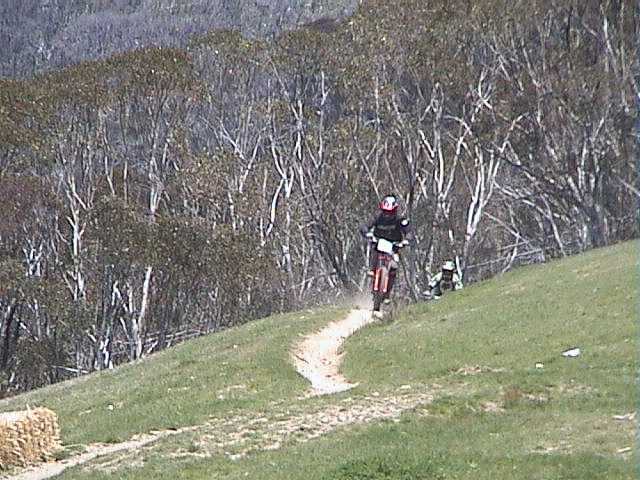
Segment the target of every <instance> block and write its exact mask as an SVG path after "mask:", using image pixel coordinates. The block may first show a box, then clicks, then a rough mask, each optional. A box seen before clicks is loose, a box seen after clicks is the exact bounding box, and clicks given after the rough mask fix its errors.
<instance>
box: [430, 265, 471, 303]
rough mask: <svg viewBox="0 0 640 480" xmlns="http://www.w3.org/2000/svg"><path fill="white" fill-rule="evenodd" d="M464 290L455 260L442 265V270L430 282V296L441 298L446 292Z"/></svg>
mask: <svg viewBox="0 0 640 480" xmlns="http://www.w3.org/2000/svg"><path fill="white" fill-rule="evenodd" d="M462 288H463V285H462V279H461V278H460V275H458V272H457V271H456V265H455V263H454V262H453V260H447V261H446V262H444V263H443V264H442V269H441V271H440V272H438V273H437V274H436V275H435V276H434V277H433V278H432V279H431V281H430V282H429V290H428V291H427V292H426V293H427V295H428V296H430V297H433V298H440V297H441V296H442V294H443V293H444V291H445V290H460V289H462Z"/></svg>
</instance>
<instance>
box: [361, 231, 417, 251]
mask: <svg viewBox="0 0 640 480" xmlns="http://www.w3.org/2000/svg"><path fill="white" fill-rule="evenodd" d="M366 237H367V238H368V239H369V241H370V242H371V243H378V238H377V237H374V236H373V234H372V233H371V234H369V233H367V235H366ZM391 243H393V246H394V247H398V248H404V247H406V246H407V245H409V240H401V241H399V242H391Z"/></svg>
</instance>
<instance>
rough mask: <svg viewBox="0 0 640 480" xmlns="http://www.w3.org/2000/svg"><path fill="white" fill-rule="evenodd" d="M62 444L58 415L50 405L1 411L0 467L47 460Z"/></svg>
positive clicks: (24, 464)
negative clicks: (49, 407)
mask: <svg viewBox="0 0 640 480" xmlns="http://www.w3.org/2000/svg"><path fill="white" fill-rule="evenodd" d="M59 448H60V427H59V426H58V416H57V415H56V414H55V412H53V411H51V410H49V409H48V408H36V409H34V410H25V411H21V412H8V413H2V414H0V468H2V469H6V468H8V467H12V466H21V467H24V466H27V465H30V464H33V463H36V462H40V461H46V460H49V459H50V458H51V455H52V454H53V453H54V452H55V451H56V450H57V449H59Z"/></svg>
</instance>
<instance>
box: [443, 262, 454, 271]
mask: <svg viewBox="0 0 640 480" xmlns="http://www.w3.org/2000/svg"><path fill="white" fill-rule="evenodd" d="M442 269H443V270H455V269H456V265H455V264H454V263H453V260H447V261H446V262H444V263H443V264H442Z"/></svg>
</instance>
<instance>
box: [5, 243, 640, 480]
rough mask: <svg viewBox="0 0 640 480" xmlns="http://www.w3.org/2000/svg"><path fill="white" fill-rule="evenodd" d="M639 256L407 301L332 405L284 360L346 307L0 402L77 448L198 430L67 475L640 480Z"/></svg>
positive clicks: (359, 346)
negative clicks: (638, 454)
mask: <svg viewBox="0 0 640 480" xmlns="http://www.w3.org/2000/svg"><path fill="white" fill-rule="evenodd" d="M636 262H637V243H626V244H622V245H619V246H616V247H612V248H607V249H600V250H594V251H591V252H589V253H587V254H585V255H581V256H576V257H572V258H569V259H566V260H564V261H557V262H553V263H550V264H547V265H540V266H534V267H528V268H522V269H519V270H517V271H514V272H511V273H509V274H507V275H504V276H502V277H499V278H496V279H493V280H490V281H487V282H484V283H482V284H478V285H474V286H472V287H469V288H468V289H466V290H463V291H461V292H457V293H455V294H451V295H447V296H445V297H444V298H443V299H442V300H441V301H439V302H438V303H426V304H418V305H415V306H412V307H410V308H408V309H406V310H403V311H402V312H399V313H397V314H396V315H395V316H394V318H393V321H391V322H384V323H379V324H377V325H374V326H371V327H368V328H367V329H365V330H363V331H362V332H360V333H358V334H357V335H356V336H354V337H353V338H351V339H350V340H348V341H347V343H346V346H345V351H346V353H347V354H346V355H345V362H346V363H345V368H344V374H345V376H346V378H347V379H348V380H349V381H352V382H359V383H360V385H359V386H358V387H356V388H354V389H352V390H350V391H348V392H344V393H340V394H337V395H333V396H325V397H314V398H304V396H303V394H304V392H305V390H306V388H307V385H306V382H305V381H303V379H301V378H300V377H299V376H298V375H297V374H296V373H295V370H294V368H293V365H292V364H291V362H290V360H289V358H288V352H289V350H290V348H291V347H292V345H294V344H296V343H298V342H299V341H300V338H301V335H303V334H306V333H309V332H311V331H315V330H318V329H319V328H320V327H321V326H323V325H325V324H326V323H328V321H329V320H330V319H333V318H336V317H341V316H344V315H345V313H346V311H345V310H330V311H317V312H301V313H297V314H292V315H287V316H283V317H277V318H270V319H266V320H263V321H257V322H254V323H252V324H249V325H246V326H243V327H240V328H237V329H233V330H230V331H227V332H224V333H221V334H216V335H211V336H209V337H206V338H201V339H198V340H196V341H192V342H188V343H187V344H184V345H180V346H178V347H176V348H173V349H171V350H168V351H165V352H162V353H160V354H158V355H156V356H154V357H152V358H149V359H148V360H145V361H143V362H139V363H137V364H133V365H127V366H125V367H122V368H119V369H117V370H115V371H108V372H102V373H100V374H97V375H91V376H88V377H86V378H83V379H81V380H79V381H77V382H67V383H64V384H60V385H56V386H53V387H50V388H46V389H42V390H38V391H35V392H32V393H30V394H28V395H23V396H20V397H17V398H14V399H11V400H9V401H4V402H2V404H0V406H1V408H2V410H5V411H6V410H11V409H18V408H23V407H24V406H25V405H27V404H29V405H32V406H33V405H36V404H37V405H45V406H48V407H50V408H53V409H54V410H56V411H58V412H59V414H60V418H61V422H62V428H63V437H64V438H63V440H64V442H65V444H66V445H67V450H66V453H67V454H71V452H72V451H77V450H78V449H79V448H81V447H79V446H78V444H82V445H87V444H91V443H95V442H112V443H113V442H118V441H122V440H125V439H128V438H131V437H132V436H133V435H135V434H139V433H144V432H150V431H155V430H160V429H167V428H169V429H177V428H181V427H185V426H194V428H193V429H191V430H189V431H184V432H182V433H176V434H174V435H171V436H168V437H165V438H164V439H162V440H160V441H158V442H156V443H154V444H152V445H149V446H147V447H146V448H144V449H137V450H135V451H129V452H125V453H122V452H121V453H119V454H118V455H114V456H107V457H104V458H102V459H99V460H97V461H96V462H94V463H93V464H90V465H86V466H84V467H81V468H77V469H72V470H69V471H67V472H66V473H65V474H64V475H63V476H62V478H64V479H71V478H73V479H84V478H92V479H96V478H98V479H100V478H113V477H112V476H113V475H114V474H116V475H117V477H118V478H126V479H133V478H136V479H137V478H140V479H142V478H166V477H169V476H173V477H175V478H189V479H199V478H203V479H204V478H222V477H224V478H231V479H233V478H261V479H276V478H291V479H297V478H299V479H302V478H304V479H305V480H308V479H329V478H331V479H365V478H367V479H378V478H379V479H394V478H397V479H400V478H429V479H433V478H437V479H440V478H442V479H444V478H455V479H472V478H473V479H495V478H527V479H528V478H540V479H542V478H554V479H556V478H566V479H569V478H571V479H573V478H576V479H577V478H580V479H588V478H593V479H596V478H629V479H631V478H633V465H632V462H631V449H632V446H633V440H634V430H635V417H634V415H632V412H634V411H635V405H636V402H637V392H636V388H635V382H636V367H637V364H636V357H635V355H636V353H635V352H636V336H637V327H636V324H635V322H634V321H633V319H634V318H635V316H636V313H637V312H636V304H635V302H636V298H637V297H636V294H637V292H636V288H637V281H638V274H637V264H636ZM570 347H580V349H581V352H582V354H581V355H580V356H579V357H577V358H564V357H563V356H562V355H561V353H562V351H564V350H566V349H567V348H570ZM411 402H414V403H413V404H412V403H411ZM409 404H411V405H412V407H411V409H410V410H406V409H405V410H402V408H404V407H405V406H406V405H409ZM396 411H404V413H403V414H402V416H401V417H398V416H397V415H396V414H395V413H394V412H396ZM354 412H356V413H354ZM358 412H360V413H358ZM363 412H364V413H363ZM372 412H373V413H372ZM358 414H360V416H358ZM376 415H377V417H380V418H386V419H388V420H387V421H382V422H375V423H373V424H371V423H372V421H373V420H374V419H375V417H376ZM322 425H325V427H322ZM278 432H280V433H278ZM318 437H321V438H318Z"/></svg>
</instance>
